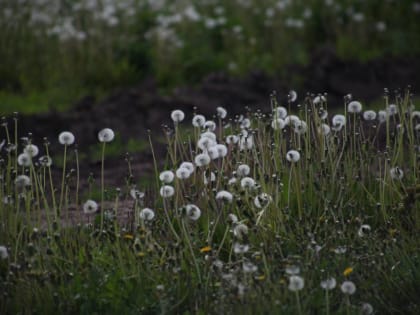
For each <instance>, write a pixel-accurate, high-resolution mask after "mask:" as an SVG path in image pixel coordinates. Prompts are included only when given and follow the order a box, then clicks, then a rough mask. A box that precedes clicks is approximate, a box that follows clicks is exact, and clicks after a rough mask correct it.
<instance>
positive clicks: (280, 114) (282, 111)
mask: <svg viewBox="0 0 420 315" xmlns="http://www.w3.org/2000/svg"><path fill="white" fill-rule="evenodd" d="M273 116H274V119H278V118H281V119H285V118H286V116H287V109H286V108H284V107H283V106H278V107H276V108H275V109H274V113H273Z"/></svg>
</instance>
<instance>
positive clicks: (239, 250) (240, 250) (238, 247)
mask: <svg viewBox="0 0 420 315" xmlns="http://www.w3.org/2000/svg"><path fill="white" fill-rule="evenodd" d="M248 250H249V245H248V244H240V243H235V244H233V252H234V253H235V254H245V253H247V252H248Z"/></svg>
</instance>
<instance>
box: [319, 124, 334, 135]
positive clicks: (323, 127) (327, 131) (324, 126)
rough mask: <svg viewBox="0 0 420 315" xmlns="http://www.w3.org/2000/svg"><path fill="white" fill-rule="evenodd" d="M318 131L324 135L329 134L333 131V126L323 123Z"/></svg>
mask: <svg viewBox="0 0 420 315" xmlns="http://www.w3.org/2000/svg"><path fill="white" fill-rule="evenodd" d="M318 132H319V133H320V134H321V135H323V136H328V135H329V134H330V132H331V128H330V126H328V125H327V124H321V126H319V128H318Z"/></svg>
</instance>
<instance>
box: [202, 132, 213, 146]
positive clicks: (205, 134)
mask: <svg viewBox="0 0 420 315" xmlns="http://www.w3.org/2000/svg"><path fill="white" fill-rule="evenodd" d="M200 138H209V139H211V140H213V141H214V142H215V143H216V134H215V133H214V132H212V131H206V132H203V133H202V134H201V135H200Z"/></svg>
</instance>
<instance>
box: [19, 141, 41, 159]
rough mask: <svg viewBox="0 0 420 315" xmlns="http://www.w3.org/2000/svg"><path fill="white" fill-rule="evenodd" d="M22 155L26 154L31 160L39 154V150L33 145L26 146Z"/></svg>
mask: <svg viewBox="0 0 420 315" xmlns="http://www.w3.org/2000/svg"><path fill="white" fill-rule="evenodd" d="M23 153H26V154H27V155H29V156H30V157H31V158H33V157H35V156H37V155H38V153H39V149H38V147H37V146H36V145H35V144H28V145H27V146H26V147H25V148H24V149H23Z"/></svg>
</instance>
